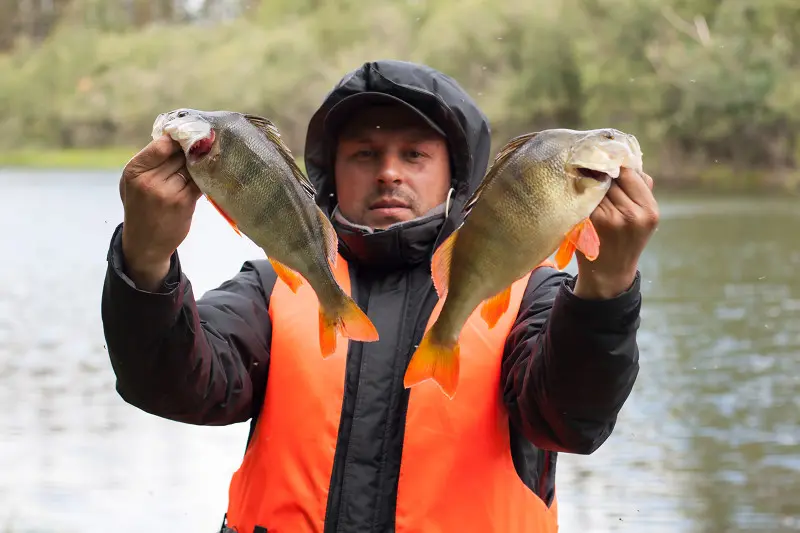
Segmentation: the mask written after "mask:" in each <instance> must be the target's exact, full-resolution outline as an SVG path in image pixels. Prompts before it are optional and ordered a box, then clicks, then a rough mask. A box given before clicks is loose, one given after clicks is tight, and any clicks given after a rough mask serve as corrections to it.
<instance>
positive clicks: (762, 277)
mask: <svg viewBox="0 0 800 533" xmlns="http://www.w3.org/2000/svg"><path fill="white" fill-rule="evenodd" d="M758 279H767V276H761V277H760V278H758Z"/></svg>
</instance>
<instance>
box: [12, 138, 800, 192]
mask: <svg viewBox="0 0 800 533" xmlns="http://www.w3.org/2000/svg"><path fill="white" fill-rule="evenodd" d="M140 149H141V147H125V146H115V147H108V148H72V149H58V148H43V149H39V148H23V149H19V150H6V151H0V170H7V169H19V170H27V171H40V170H42V171H45V170H64V171H80V170H85V171H103V170H106V171H119V170H121V169H122V168H123V167H124V166H125V164H126V163H127V162H128V161H129V160H130V159H131V158H132V157H133V156H134V155H135V154H136V153H137V152H138V151H139V150H140ZM296 159H297V162H298V164H299V165H300V168H301V169H305V162H304V161H303V158H302V156H299V157H297V158H296ZM686 170H687V172H686V174H685V175H683V176H681V177H678V176H673V175H670V174H671V173H669V172H667V173H664V174H661V176H660V179H658V181H657V186H658V188H659V189H660V190H664V191H670V192H676V193H680V192H704V191H705V192H710V193H714V192H716V193H722V192H726V193H730V192H740V193H741V192H752V193H766V194H769V193H774V192H778V193H783V194H790V195H800V173H797V172H788V173H787V172H786V171H783V172H781V171H778V170H770V169H765V170H764V171H762V172H753V171H750V172H746V173H737V172H735V171H733V170H732V169H727V168H725V166H724V165H721V164H716V165H713V166H712V167H708V168H696V167H695V168H687V169H686ZM659 174H660V173H659V172H658V171H653V172H652V173H651V175H653V176H654V177H657V176H659ZM737 178H738V179H737Z"/></svg>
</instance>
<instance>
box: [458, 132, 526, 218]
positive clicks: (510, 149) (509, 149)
mask: <svg viewBox="0 0 800 533" xmlns="http://www.w3.org/2000/svg"><path fill="white" fill-rule="evenodd" d="M538 134H539V132H531V133H523V134H522V135H518V136H517V137H514V138H513V139H511V140H510V141H508V143H506V145H505V146H503V148H501V149H500V151H499V152H497V155H496V156H495V158H494V161H493V162H492V166H490V167H489V170H488V171H486V175H485V176H484V177H483V180H481V183H480V185H478V188H477V189H475V192H474V193H472V196H470V197H469V200H467V203H465V204H464V209H463V210H462V213H463V215H462V216H463V218H464V220H466V218H467V217H468V216H469V214H470V212H471V211H472V208H473V207H475V204H477V203H478V200H480V197H481V194H482V193H483V191H484V190H486V188H487V187H488V186H489V185H490V184H491V183H492V182H493V181H494V179H495V178H496V177H497V175H498V174H499V172H500V169H501V168H502V167H503V164H504V163H505V162H506V161H508V160H509V158H510V157H511V156H512V155H514V153H516V151H517V150H519V148H520V147H521V146H522V145H524V144H525V143H526V142H528V141H530V140H531V139H533V138H534V137H536V136H537V135H538Z"/></svg>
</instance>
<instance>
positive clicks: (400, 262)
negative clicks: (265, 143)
mask: <svg viewBox="0 0 800 533" xmlns="http://www.w3.org/2000/svg"><path fill="white" fill-rule="evenodd" d="M363 92H380V93H385V94H389V95H391V96H394V97H396V98H399V99H401V100H403V101H404V102H406V103H408V104H410V105H412V106H414V107H415V108H417V109H418V110H420V111H422V112H423V113H424V114H425V115H427V116H428V117H430V119H431V120H432V121H433V122H435V123H436V124H437V125H438V126H439V128H441V130H442V131H443V132H444V133H445V135H446V137H447V142H448V147H449V151H450V159H451V165H452V179H453V184H452V187H453V189H454V191H453V192H452V195H451V197H450V198H449V199H448V202H447V206H446V207H447V209H446V210H445V209H439V210H434V211H432V212H431V213H428V214H427V215H425V216H423V217H420V218H418V219H415V220H411V221H408V222H405V223H401V224H395V225H393V226H390V227H389V228H387V229H385V230H377V231H371V230H369V229H368V228H361V227H359V226H356V225H353V224H348V223H347V222H346V221H343V220H342V219H341V217H335V216H334V211H335V208H336V205H337V201H336V188H335V185H334V176H333V169H332V165H331V162H332V160H333V158H332V153H333V152H332V149H333V147H332V146H331V143H330V142H329V141H330V140H329V139H328V138H327V136H326V135H325V118H326V117H327V115H328V112H329V111H330V110H331V108H332V107H333V106H334V105H336V104H337V103H339V102H340V101H341V100H343V99H344V98H346V97H348V96H351V95H354V94H357V93H363ZM490 145H491V130H490V127H489V121H488V119H487V118H486V116H485V115H484V114H483V112H482V111H481V110H480V109H479V108H478V106H477V104H476V103H475V102H474V101H473V100H472V98H471V97H470V96H469V95H468V94H467V93H466V92H465V91H464V89H463V88H461V86H460V85H459V84H458V83H457V82H456V81H455V80H454V79H452V78H451V77H449V76H447V75H445V74H443V73H441V72H439V71H437V70H435V69H433V68H431V67H428V66H426V65H420V64H416V63H409V62H405V61H395V60H382V61H372V62H367V63H364V64H363V65H362V66H361V67H359V68H357V69H356V70H353V71H351V72H349V73H348V74H346V75H345V76H344V77H343V78H342V79H341V80H340V81H339V82H338V83H337V84H336V86H335V87H334V88H333V89H332V90H331V91H330V92H329V93H328V94H327V95H326V96H325V99H324V100H323V102H322V105H321V106H320V107H319V109H318V110H317V111H316V112H315V113H314V114H313V116H312V117H311V120H310V122H309V126H308V131H307V134H306V142H305V155H304V159H305V166H306V172H307V174H308V177H309V179H310V180H311V182H312V183H313V184H314V187H315V188H316V191H317V194H316V201H317V205H319V206H320V208H321V209H322V210H323V211H324V212H325V213H326V214H327V215H328V216H329V217H331V219H332V221H333V223H334V227H336V230H337V233H338V234H339V239H340V251H341V252H342V254H343V255H344V256H345V257H347V259H348V260H349V261H353V260H355V261H357V262H360V263H365V264H368V265H372V266H378V265H383V266H386V267H389V268H397V267H403V266H404V265H408V264H415V263H419V262H422V261H426V260H430V256H431V255H432V253H433V250H434V249H435V247H436V246H437V245H438V244H439V243H440V242H442V241H443V240H444V239H445V238H446V237H447V236H448V235H449V234H450V233H452V232H453V230H455V228H457V227H458V226H459V224H460V223H461V222H462V220H463V214H462V209H463V206H464V203H465V202H466V200H467V199H468V198H469V196H470V195H471V194H472V193H473V191H475V189H476V188H477V187H478V185H479V184H480V182H481V180H482V179H483V176H484V174H485V172H486V168H487V165H488V162H489V152H490ZM445 211H446V213H445Z"/></svg>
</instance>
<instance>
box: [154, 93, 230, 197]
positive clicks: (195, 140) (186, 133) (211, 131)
mask: <svg viewBox="0 0 800 533" xmlns="http://www.w3.org/2000/svg"><path fill="white" fill-rule="evenodd" d="M236 117H238V114H237V113H232V112H227V111H199V110H196V109H189V108H181V109H175V110H173V111H169V112H167V113H161V114H160V115H158V117H156V119H155V122H154V123H153V131H152V137H153V138H154V139H155V138H158V137H160V136H161V135H164V134H166V135H169V136H170V137H171V138H172V139H173V140H175V141H176V142H178V144H180V146H181V149H182V150H183V153H184V154H185V156H186V169H187V170H188V171H189V175H190V176H191V178H192V180H193V181H194V182H195V184H197V186H198V187H199V188H200V190H201V191H202V192H203V193H204V194H205V195H206V196H209V197H210V196H212V195H213V196H216V197H219V196H221V195H222V194H223V192H224V191H226V190H227V189H226V187H225V183H222V182H224V181H225V177H224V172H221V170H222V168H221V165H222V164H224V162H222V161H221V159H222V158H220V155H221V153H222V145H223V144H224V142H223V139H224V138H225V136H226V135H228V134H230V126H231V123H232V120H235V118H236Z"/></svg>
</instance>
